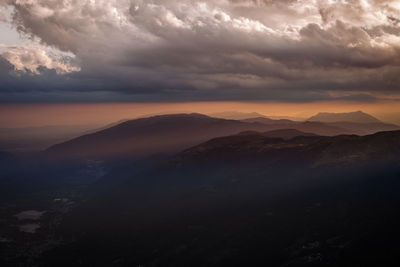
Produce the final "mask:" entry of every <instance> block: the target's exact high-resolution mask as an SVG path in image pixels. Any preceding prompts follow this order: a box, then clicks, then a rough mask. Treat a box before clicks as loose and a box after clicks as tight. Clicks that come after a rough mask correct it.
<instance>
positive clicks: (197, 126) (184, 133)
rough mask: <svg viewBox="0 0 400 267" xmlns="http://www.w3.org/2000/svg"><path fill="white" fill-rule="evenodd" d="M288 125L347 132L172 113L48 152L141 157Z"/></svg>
mask: <svg viewBox="0 0 400 267" xmlns="http://www.w3.org/2000/svg"><path fill="white" fill-rule="evenodd" d="M287 128H295V129H297V130H299V131H303V132H308V133H315V134H318V135H337V134H344V133H347V131H346V130H343V129H341V128H339V127H336V126H330V125H325V124H323V123H320V122H305V123H299V124H296V125H290V126H289V127H288V125H287V124H273V125H269V124H262V123H257V122H252V123H248V122H242V121H236V120H225V119H218V118H212V117H208V116H205V115H201V114H172V115H160V116H154V117H149V118H141V119H135V120H130V121H126V122H123V123H121V124H118V125H116V126H113V127H111V128H108V129H105V130H102V131H99V132H96V133H92V134H87V135H83V136H81V137H78V138H75V139H72V140H70V141H67V142H64V143H61V144H58V145H54V146H52V147H50V148H49V149H48V150H47V152H48V153H50V154H52V155H57V156H61V157H72V158H113V157H122V156H127V155H130V156H133V157H135V156H138V157H140V156H147V155H151V154H157V153H170V152H174V151H175V152H177V151H179V150H182V149H184V148H187V147H190V146H193V145H195V144H197V143H200V142H204V141H206V140H208V139H210V138H213V137H217V136H225V135H231V134H236V133H239V132H242V131H250V130H252V131H260V132H265V131H269V130H276V129H287Z"/></svg>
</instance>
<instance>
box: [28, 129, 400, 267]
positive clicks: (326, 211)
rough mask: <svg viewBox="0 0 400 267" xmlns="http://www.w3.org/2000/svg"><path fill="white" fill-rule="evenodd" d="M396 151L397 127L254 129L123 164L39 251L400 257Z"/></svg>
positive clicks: (95, 258)
mask: <svg viewBox="0 0 400 267" xmlns="http://www.w3.org/2000/svg"><path fill="white" fill-rule="evenodd" d="M399 156H400V132H399V131H397V132H381V133H377V134H374V135H370V136H361V137H360V136H355V135H347V136H345V135H344V136H335V137H320V136H314V135H310V136H303V137H302V136H296V137H294V138H291V139H282V138H277V137H273V138H271V137H268V136H265V134H262V133H254V132H250V133H249V134H245V133H242V134H239V135H234V136H228V137H221V138H216V139H213V140H210V141H208V142H205V143H203V144H200V145H197V146H195V147H192V148H190V149H187V150H185V151H183V152H181V153H179V154H177V155H175V156H172V157H168V158H157V159H156V158H153V159H149V160H147V161H142V162H136V163H125V164H122V163H121V164H119V165H118V166H116V165H115V166H114V167H113V168H114V169H113V170H112V171H111V172H110V173H109V174H108V175H106V176H105V177H103V178H102V179H101V180H99V181H98V182H97V183H96V184H95V185H93V186H91V187H90V192H88V193H87V194H89V195H90V197H88V198H87V199H86V200H85V201H84V202H82V203H81V204H80V205H78V206H77V207H76V208H74V209H73V210H72V211H71V212H69V213H68V214H67V216H65V217H64V219H63V221H62V223H61V225H60V227H59V228H58V229H57V236H58V237H59V238H60V239H61V240H62V242H60V244H59V245H57V246H55V247H54V248H52V249H49V250H46V251H45V252H44V253H42V254H41V255H40V257H38V258H36V259H35V260H34V262H35V264H37V265H40V266H54V265H57V266H396V265H397V264H398V240H399V238H400V230H399V229H400V228H399V225H400V224H399V223H400V217H399V215H398V210H399V208H400V194H399V192H400V161H399V159H400V157H399ZM144 166H146V167H144ZM60 259H62V262H61V260H60Z"/></svg>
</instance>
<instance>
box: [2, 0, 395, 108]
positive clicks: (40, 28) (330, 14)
mask: <svg viewBox="0 0 400 267" xmlns="http://www.w3.org/2000/svg"><path fill="white" fill-rule="evenodd" d="M0 3H1V4H0V6H3V7H7V6H8V7H11V8H12V10H13V11H12V17H11V18H10V19H9V23H12V25H13V26H14V27H15V29H16V30H18V32H20V33H21V36H23V37H24V38H30V39H31V40H32V42H36V43H38V42H39V43H40V45H36V46H35V47H34V48H33V47H32V46H20V47H10V46H5V45H2V46H0V51H1V56H2V57H3V61H4V60H5V61H6V62H3V63H1V62H0V63H1V64H0V65H1V66H0V68H3V69H4V72H3V77H2V78H1V79H3V80H5V81H7V82H6V83H3V84H2V85H0V95H2V99H4V100H5V101H9V102H13V101H21V100H23V101H28V102H29V101H30V100H31V99H32V101H63V100H65V101H77V100H83V101H184V100H277V101H294V102H303V101H317V100H330V99H347V100H354V101H379V100H380V99H396V98H399V95H400V77H399V75H398V73H400V4H399V2H398V1H396V0H394V1H388V0H370V1H368V0H347V1H345V0H320V1H316V0H315V1H314V0H310V1H304V0H303V1H302V0H298V1H295V0H284V1H275V0H230V1H228V0H214V1H195V0H193V1H177V0H152V1H145V0H90V1H89V0H88V1H84V0H81V1H78V0H58V1H57V0H41V1H38V0H37V1H36V0H0ZM0 18H3V20H4V18H5V16H4V15H3V16H0ZM50 51H53V52H50ZM54 51H56V52H54ZM57 51H58V52H57ZM4 73H6V74H4ZM44 85H45V86H44Z"/></svg>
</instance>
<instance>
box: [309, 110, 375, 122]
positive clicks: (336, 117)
mask: <svg viewBox="0 0 400 267" xmlns="http://www.w3.org/2000/svg"><path fill="white" fill-rule="evenodd" d="M308 121H320V122H355V123H381V121H380V120H378V119H377V118H375V117H373V116H371V115H369V114H366V113H364V112H362V111H355V112H348V113H327V112H320V113H318V114H317V115H315V116H312V117H310V118H309V119H308Z"/></svg>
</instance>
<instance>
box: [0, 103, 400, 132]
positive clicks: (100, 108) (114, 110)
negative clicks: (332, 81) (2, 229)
mask: <svg viewBox="0 0 400 267" xmlns="http://www.w3.org/2000/svg"><path fill="white" fill-rule="evenodd" d="M357 110H362V111H364V112H366V113H369V114H371V115H373V116H376V117H377V118H379V119H381V120H383V121H386V122H392V123H397V124H400V103H399V102H394V101H393V102H385V103H381V102H380V103H354V102H314V103H276V102H275V103H274V102H183V103H97V104H2V105H0V127H2V128H4V127H29V126H43V125H83V124H93V125H95V124H96V125H104V124H108V123H112V122H116V121H118V120H121V119H131V118H136V117H141V116H146V115H155V114H164V113H190V112H196V113H203V114H210V113H215V112H224V111H239V112H258V113H261V114H263V115H265V116H291V117H299V118H307V117H310V116H312V115H314V114H316V113H318V112H350V111H357Z"/></svg>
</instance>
